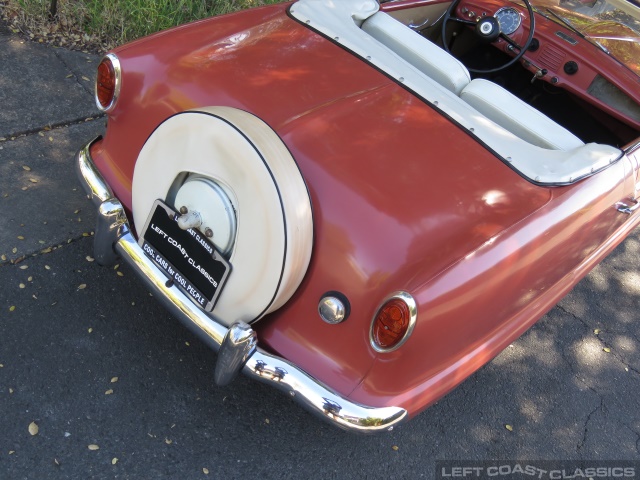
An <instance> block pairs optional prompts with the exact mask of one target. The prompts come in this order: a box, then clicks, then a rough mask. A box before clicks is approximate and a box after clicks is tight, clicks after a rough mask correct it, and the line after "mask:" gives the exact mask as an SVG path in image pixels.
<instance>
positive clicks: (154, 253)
mask: <svg viewBox="0 0 640 480" xmlns="http://www.w3.org/2000/svg"><path fill="white" fill-rule="evenodd" d="M178 217H179V215H178V214H177V213H176V211H175V210H173V209H172V208H171V207H170V206H169V205H167V204H166V203H164V202H163V201H161V200H156V201H155V202H154V204H153V207H152V208H151V213H150V214H149V217H148V218H147V221H146V223H145V226H144V228H143V230H142V234H141V235H140V239H139V241H138V244H139V245H140V247H141V248H142V250H143V251H144V253H145V255H146V256H147V257H149V258H150V259H151V260H152V261H153V262H154V263H155V264H156V265H157V266H158V267H159V268H160V270H162V272H163V273H164V274H165V275H166V276H167V277H168V278H169V279H170V280H171V281H172V282H173V283H174V284H175V285H177V286H178V288H180V289H181V290H182V291H183V292H184V293H186V294H187V296H188V297H189V298H191V300H193V301H194V303H196V305H198V306H200V307H201V308H202V309H204V310H205V311H207V312H210V311H212V310H213V308H214V307H215V304H216V302H217V300H218V298H219V296H220V293H221V292H222V289H223V287H224V284H225V283H226V280H227V277H228V276H229V273H231V264H230V263H229V262H228V261H227V260H226V259H225V258H224V257H223V256H222V255H221V254H220V252H218V250H217V249H216V247H215V245H214V244H213V243H211V242H210V241H209V240H208V239H207V238H206V236H205V235H204V234H203V233H202V232H200V231H199V230H196V229H188V230H182V229H181V228H180V227H179V226H178V222H177V218H178Z"/></svg>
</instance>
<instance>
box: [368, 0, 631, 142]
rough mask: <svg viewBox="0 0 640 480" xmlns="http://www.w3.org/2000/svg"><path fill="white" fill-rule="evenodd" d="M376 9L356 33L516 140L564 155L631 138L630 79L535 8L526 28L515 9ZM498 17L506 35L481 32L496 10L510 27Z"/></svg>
mask: <svg viewBox="0 0 640 480" xmlns="http://www.w3.org/2000/svg"><path fill="white" fill-rule="evenodd" d="M382 7H383V8H382V9H381V11H378V12H377V13H375V14H374V15H372V16H371V17H369V18H368V19H367V20H365V21H364V23H363V25H362V29H363V30H365V31H366V32H367V33H369V34H370V35H371V36H373V37H374V38H376V39H377V40H378V41H380V42H381V43H383V44H384V45H385V46H387V47H388V48H390V49H391V50H393V51H394V53H396V54H397V55H399V56H400V57H402V58H403V59H404V60H405V61H407V62H409V63H411V64H412V65H413V66H414V67H416V68H418V69H419V70H421V71H422V72H423V73H425V74H427V75H428V76H430V77H431V78H432V79H434V80H436V81H437V82H438V83H439V84H440V85H442V86H444V87H445V88H447V89H448V90H450V91H452V92H453V93H455V94H456V95H458V96H459V97H460V98H461V99H463V100H464V101H465V102H467V103H468V104H470V105H471V106H473V107H474V108H475V109H476V110H478V111H479V112H481V113H482V114H483V115H485V116H486V117H487V118H489V119H491V120H492V121H493V122H495V123H497V124H498V125H500V126H502V127H503V128H505V129H506V130H508V131H510V132H512V133H513V134H515V135H517V136H519V137H520V138H522V139H523V140H526V141H527V142H530V143H532V144H534V145H538V146H541V147H544V148H549V149H556V150H570V149H572V148H575V147H576V146H580V145H583V144H586V143H599V144H605V145H611V146H615V147H618V148H624V147H625V146H626V145H628V144H630V143H632V142H634V141H636V139H637V138H638V137H639V136H640V104H639V102H638V97H640V95H639V94H638V91H639V90H640V89H639V88H638V77H637V75H635V73H633V72H631V71H629V70H628V69H627V68H626V67H625V66H624V65H622V64H620V63H618V62H617V61H616V60H615V59H614V58H613V56H612V55H610V54H609V52H607V51H606V49H605V48H604V47H602V48H597V47H598V46H599V45H598V44H596V45H594V44H593V42H588V41H586V39H585V40H584V41H583V39H582V38H580V36H579V35H578V34H577V33H576V32H574V31H572V30H571V29H569V28H565V27H564V26H563V25H562V24H560V23H558V22H554V21H552V19H551V18H550V17H551V14H552V13H553V12H546V13H545V12H544V11H543V9H541V8H537V9H536V12H537V13H536V14H535V15H534V19H535V27H534V29H533V30H532V29H531V28H530V24H531V22H530V21H529V11H528V9H527V5H526V4H525V3H523V2H509V1H507V0H504V1H501V2H500V1H498V2H496V1H493V0H486V1H484V0H482V1H480V0H458V1H456V2H453V4H450V3H449V2H446V3H441V2H415V1H414V2H407V1H402V0H399V1H396V2H394V1H391V2H387V3H383V4H382ZM505 11H508V12H509V15H511V16H512V17H514V18H515V19H516V21H517V24H515V25H513V27H514V28H515V30H514V31H513V32H511V34H512V35H511V34H510V35H509V36H506V35H500V36H499V37H498V36H491V35H487V36H485V35H483V32H482V30H483V29H484V30H485V31H490V30H492V29H493V30H494V31H495V29H496V28H495V27H496V26H495V25H494V24H492V23H491V22H490V21H489V20H491V21H493V20H494V18H495V16H498V15H500V14H501V13H502V14H503V15H502V16H503V17H504V18H505V20H503V21H504V23H505V25H506V26H507V27H509V26H510V25H509V24H508V22H510V21H512V18H509V15H507V14H504V12H505ZM538 12H539V13H538ZM521 19H523V20H521ZM484 21H486V24H485V25H483V26H481V22H484ZM521 23H522V25H521ZM499 28H500V27H499V26H498V29H499ZM504 28H505V27H503V29H504ZM528 34H531V35H530V37H531V38H530V39H529V38H527V37H528V36H529V35H528ZM576 38H577V39H578V40H580V41H577V40H576ZM528 40H530V41H528ZM514 45H516V46H517V47H520V45H523V46H524V47H525V48H517V47H514ZM634 97H635V98H634Z"/></svg>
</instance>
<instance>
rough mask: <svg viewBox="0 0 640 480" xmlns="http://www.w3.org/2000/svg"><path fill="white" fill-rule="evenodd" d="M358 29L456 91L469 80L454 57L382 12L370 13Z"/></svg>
mask: <svg viewBox="0 0 640 480" xmlns="http://www.w3.org/2000/svg"><path fill="white" fill-rule="evenodd" d="M362 30H364V31H365V32H367V33H368V34H369V35H371V36H372V37H373V38H375V39H376V40H378V41H379V42H380V43H382V44H383V45H385V46H386V47H387V48H389V49H390V50H392V51H393V52H394V53H395V54H396V55H398V56H399V57H401V58H402V59H403V60H405V61H406V62H408V63H410V64H411V65H413V66H414V67H415V68H417V69H418V70H420V71H421V72H422V73H424V74H425V75H427V76H428V77H430V78H431V79H433V80H434V81H436V82H438V83H439V84H440V85H442V86H443V87H445V88H446V89H447V90H449V91H451V92H453V93H455V94H456V95H459V94H460V91H461V90H462V89H463V88H464V87H465V86H466V85H467V84H468V83H469V82H470V81H471V77H470V75H469V71H468V70H467V68H466V67H465V66H464V65H463V64H462V63H460V62H459V61H458V60H457V59H456V58H454V57H453V56H452V55H450V54H448V53H447V52H445V51H444V50H443V49H441V48H440V47H438V46H437V45H436V44H434V43H433V42H431V41H429V40H427V39H426V38H424V37H423V36H422V35H420V34H419V33H417V32H414V31H413V30H411V29H410V28H409V27H407V26H406V25H404V24H403V23H402V22H399V21H398V20H396V19H395V18H393V17H391V16H390V15H388V14H387V13H385V12H377V13H375V14H373V15H372V16H370V17H369V18H368V19H367V20H365V21H364V23H363V24H362Z"/></svg>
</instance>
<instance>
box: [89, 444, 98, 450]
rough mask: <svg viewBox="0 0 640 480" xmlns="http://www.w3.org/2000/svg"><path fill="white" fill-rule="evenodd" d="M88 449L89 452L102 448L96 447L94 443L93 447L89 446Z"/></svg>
mask: <svg viewBox="0 0 640 480" xmlns="http://www.w3.org/2000/svg"><path fill="white" fill-rule="evenodd" d="M87 448H88V449H89V450H100V447H99V446H98V445H96V444H95V443H92V444H91V445H89V446H87Z"/></svg>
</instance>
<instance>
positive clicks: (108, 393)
mask: <svg viewBox="0 0 640 480" xmlns="http://www.w3.org/2000/svg"><path fill="white" fill-rule="evenodd" d="M112 393H113V390H112V389H111V388H110V389H109V390H107V391H106V392H104V394H105V395H111V394H112Z"/></svg>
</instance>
